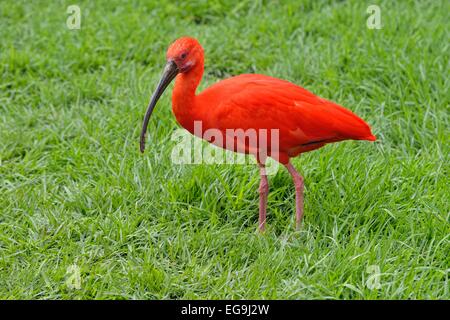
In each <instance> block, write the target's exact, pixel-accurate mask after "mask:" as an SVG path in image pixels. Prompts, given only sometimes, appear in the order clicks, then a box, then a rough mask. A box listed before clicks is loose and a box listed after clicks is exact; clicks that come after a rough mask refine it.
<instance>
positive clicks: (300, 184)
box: [285, 163, 304, 230]
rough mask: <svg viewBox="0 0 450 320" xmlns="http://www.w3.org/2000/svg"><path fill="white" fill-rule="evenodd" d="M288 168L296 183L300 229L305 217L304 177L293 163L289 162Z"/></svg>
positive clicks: (296, 216) (296, 218) (296, 210)
mask: <svg viewBox="0 0 450 320" xmlns="http://www.w3.org/2000/svg"><path fill="white" fill-rule="evenodd" d="M285 166H286V169H287V170H288V171H289V173H290V174H291V176H292V179H293V180H294V185H295V227H296V228H297V230H298V229H300V224H301V222H302V217H303V188H304V183H303V177H302V176H301V175H300V174H299V173H298V172H297V170H295V168H294V166H293V165H292V164H291V163H288V164H287V165H285Z"/></svg>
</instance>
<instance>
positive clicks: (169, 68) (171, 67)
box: [140, 61, 179, 153]
mask: <svg viewBox="0 0 450 320" xmlns="http://www.w3.org/2000/svg"><path fill="white" fill-rule="evenodd" d="M178 72H179V70H178V67H177V65H176V63H175V62H173V61H168V62H167V64H166V66H165V67H164V72H163V74H162V76H161V80H159V83H158V87H156V90H155V92H153V95H152V97H151V99H150V103H149V104H148V107H147V112H146V113H145V118H144V124H143V125H142V131H141V145H140V149H141V152H142V153H143V152H144V150H145V133H146V132H147V126H148V122H149V120H150V116H151V115H152V112H153V109H155V106H156V103H157V102H158V100H159V98H160V97H161V95H162V94H163V92H164V90H166V88H167V86H168V85H169V84H170V82H172V80H173V79H174V78H175V77H176V75H177V74H178Z"/></svg>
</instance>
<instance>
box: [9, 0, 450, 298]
mask: <svg viewBox="0 0 450 320" xmlns="http://www.w3.org/2000/svg"><path fill="white" fill-rule="evenodd" d="M375 2H376V3H373V1H356V0H355V1H339V2H338V1H336V2H334V1H235V2H234V3H233V2H232V1H227V2H226V3H225V4H224V3H221V2H219V1H209V2H206V1H189V2H186V3H180V4H178V5H177V4H175V3H173V2H172V1H154V2H151V1H148V2H146V3H144V2H140V1H130V2H129V3H126V2H125V1H119V0H115V1H106V0H105V1H95V2H94V1H76V3H74V1H33V2H31V1H12V0H8V1H1V2H0V39H1V42H0V72H1V76H2V80H1V82H0V298H4V299H14V298H16V299H48V298H51V299H110V298H112V299H203V298H210V299H220V298H221V299H228V298H234V299H242V298H248V299H258V298H262V299H322V298H326V299H422V298H430V299H449V298H450V292H449V291H450V289H449V288H450V284H449V271H450V256H449V252H450V236H449V235H450V221H449V220H450V206H449V199H450V192H449V182H450V181H449V178H448V177H449V174H450V170H449V151H450V150H449V109H450V108H449V97H450V93H449V60H450V54H449V52H450V50H449V32H448V29H449V21H450V14H449V12H450V3H449V2H448V1H445V0H442V1H432V0H430V1H416V2H414V1H375ZM72 4H77V5H78V6H79V7H80V9H81V29H74V30H71V29H69V28H68V27H67V25H66V20H67V18H68V16H69V14H68V13H67V12H66V10H67V7H68V6H69V5H72ZM371 4H377V5H378V6H379V8H380V10H381V26H382V28H381V29H369V28H368V27H367V22H366V21H367V19H368V18H369V13H367V7H368V6H369V5H371ZM182 35H190V36H194V37H196V38H198V39H199V41H200V42H201V43H202V45H203V47H204V48H205V53H206V65H205V74H204V77H203V81H202V84H201V89H203V88H205V87H206V86H208V85H210V84H212V83H214V82H216V81H218V80H220V79H223V78H225V77H229V76H232V75H237V74H240V73H262V74H267V75H271V76H276V77H279V78H283V79H287V80H289V81H292V82H294V83H296V84H299V85H301V86H303V87H305V88H307V89H309V90H310V91H312V92H314V93H316V94H318V95H320V96H322V97H324V98H327V99H329V100H333V101H335V102H337V103H339V104H341V105H343V106H346V107H347V108H349V109H351V110H352V111H354V112H356V113H357V114H358V115H360V116H361V117H362V118H363V119H365V120H366V121H367V122H368V123H370V125H371V126H372V129H373V132H374V134H375V135H376V136H377V137H378V141H376V142H375V143H369V142H361V141H347V142H341V143H338V144H331V145H328V146H325V147H324V148H322V149H320V150H317V151H314V152H311V153H306V154H304V155H302V156H301V157H299V158H296V159H294V161H293V164H294V165H295V166H296V168H297V169H298V170H299V171H300V172H301V173H302V174H303V176H304V177H305V184H306V187H305V188H306V189H305V219H304V223H303V227H302V229H301V230H300V231H296V230H295V228H294V214H295V197H294V186H293V184H292V181H291V178H290V176H289V174H288V173H287V171H286V170H284V169H283V170H279V172H278V173H277V174H276V175H273V176H270V177H269V183H270V195H269V202H268V225H267V231H266V233H265V234H263V235H261V234H259V233H258V232H257V231H256V229H257V223H258V192H257V188H258V185H259V175H258V169H257V167H256V166H255V165H252V164H247V165H226V164H224V165H217V164H216V165H211V164H196V165H179V164H173V163H172V161H171V152H172V148H173V147H174V145H175V143H176V142H175V141H173V140H171V134H172V133H173V132H174V131H175V130H177V129H178V128H179V126H178V124H177V123H176V120H175V119H174V117H173V115H172V113H171V108H170V101H171V100H170V93H171V91H172V86H170V87H169V89H168V90H167V92H166V93H165V94H164V95H163V97H162V100H161V101H160V102H159V104H158V106H157V109H156V110H155V113H154V116H153V118H152V119H151V121H150V126H149V136H148V143H147V150H146V152H145V154H143V155H142V154H140V153H139V131H140V128H141V124H142V119H143V116H144V112H145V109H146V106H147V103H148V99H149V96H150V94H151V92H152V91H153V89H154V88H155V86H156V84H157V81H158V80H159V77H160V75H161V71H162V68H163V66H164V64H165V51H166V48H167V46H168V45H169V44H170V43H171V42H172V41H173V40H175V39H176V38H178V37H180V36H182Z"/></svg>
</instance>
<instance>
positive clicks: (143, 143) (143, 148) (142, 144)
mask: <svg viewBox="0 0 450 320" xmlns="http://www.w3.org/2000/svg"><path fill="white" fill-rule="evenodd" d="M139 149H140V151H141V153H144V151H145V141H144V140H141V144H140V146H139Z"/></svg>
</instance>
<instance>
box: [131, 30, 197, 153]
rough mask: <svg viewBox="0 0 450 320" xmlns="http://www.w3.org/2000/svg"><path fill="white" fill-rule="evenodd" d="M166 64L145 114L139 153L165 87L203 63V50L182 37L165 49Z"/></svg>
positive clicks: (193, 41)
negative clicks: (178, 76) (179, 75)
mask: <svg viewBox="0 0 450 320" xmlns="http://www.w3.org/2000/svg"><path fill="white" fill-rule="evenodd" d="M166 58H167V63H166V66H165V67H164V71H163V74H162V76H161V80H160V81H159V83H158V86H157V87H156V90H155V92H154V93H153V95H152V97H151V99H150V103H149V104H148V107H147V112H146V114H145V118H144V124H143V126H142V131H141V144H140V149H141V152H144V149H145V133H146V131H147V126H148V122H149V120H150V116H151V115H152V112H153V109H154V108H155V106H156V103H157V102H158V100H159V98H160V97H161V95H162V94H163V92H164V90H166V88H167V86H168V85H169V84H170V82H172V80H173V79H174V78H175V77H176V76H177V74H179V73H189V71H191V70H192V69H193V68H194V66H195V65H197V64H199V63H203V48H202V46H201V45H200V43H199V42H198V41H197V40H196V39H194V38H191V37H182V38H179V39H177V40H175V42H173V43H172V44H171V45H170V46H169V49H167V54H166Z"/></svg>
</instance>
